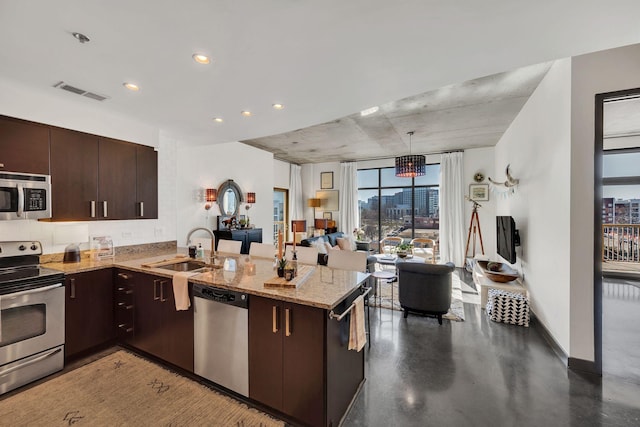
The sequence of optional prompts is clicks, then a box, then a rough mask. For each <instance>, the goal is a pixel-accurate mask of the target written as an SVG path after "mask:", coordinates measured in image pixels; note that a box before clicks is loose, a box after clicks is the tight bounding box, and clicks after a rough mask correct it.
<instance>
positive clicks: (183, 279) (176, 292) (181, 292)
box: [173, 271, 198, 311]
mask: <svg viewBox="0 0 640 427" xmlns="http://www.w3.org/2000/svg"><path fill="white" fill-rule="evenodd" d="M196 274H198V273H191V272H189V271H181V272H179V273H176V274H174V275H173V299H174V300H175V302H176V311H180V310H189V307H191V301H190V300H189V286H188V285H189V277H191V276H194V275H196Z"/></svg>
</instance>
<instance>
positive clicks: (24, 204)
mask: <svg viewBox="0 0 640 427" xmlns="http://www.w3.org/2000/svg"><path fill="white" fill-rule="evenodd" d="M38 218H51V176H49V175H36V174H29V173H15V172H0V220H8V219H38Z"/></svg>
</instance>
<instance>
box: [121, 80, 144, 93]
mask: <svg viewBox="0 0 640 427" xmlns="http://www.w3.org/2000/svg"><path fill="white" fill-rule="evenodd" d="M122 86H124V87H126V88H127V89H129V90H132V91H134V92H137V91H139V90H140V87H138V85H137V84H135V83H127V82H125V83H122Z"/></svg>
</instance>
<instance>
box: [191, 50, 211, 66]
mask: <svg viewBox="0 0 640 427" xmlns="http://www.w3.org/2000/svg"><path fill="white" fill-rule="evenodd" d="M193 60H194V61H196V62H197V63H198V64H209V63H210V62H211V58H209V57H208V56H207V55H204V54H202V53H194V54H193Z"/></svg>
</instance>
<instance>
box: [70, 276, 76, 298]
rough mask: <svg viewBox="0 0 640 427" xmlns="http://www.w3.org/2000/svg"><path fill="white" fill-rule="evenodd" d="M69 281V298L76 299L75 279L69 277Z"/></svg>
mask: <svg viewBox="0 0 640 427" xmlns="http://www.w3.org/2000/svg"><path fill="white" fill-rule="evenodd" d="M69 283H70V284H71V290H70V295H69V298H71V299H76V279H75V278H73V277H72V278H71V279H69Z"/></svg>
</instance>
